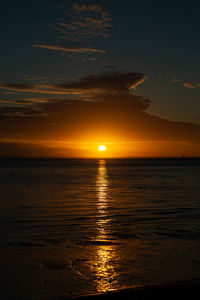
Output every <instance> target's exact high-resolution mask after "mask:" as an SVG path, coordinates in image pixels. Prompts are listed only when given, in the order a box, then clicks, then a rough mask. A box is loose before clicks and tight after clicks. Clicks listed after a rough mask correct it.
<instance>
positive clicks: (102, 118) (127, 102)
mask: <svg viewBox="0 0 200 300" xmlns="http://www.w3.org/2000/svg"><path fill="white" fill-rule="evenodd" d="M145 79H146V76H145V74H143V73H135V72H126V73H124V72H110V73H109V72H106V73H100V74H94V75H90V76H86V77H84V78H81V79H79V80H76V81H69V82H66V83H64V84H55V85H30V84H29V85H28V84H23V85H9V84H7V85H6V86H5V85H4V86H1V87H2V88H4V89H9V88H10V89H15V90H17V91H23V92H24V91H26V92H29V93H30V94H32V93H35V92H36V91H37V92H40V93H41V92H42V91H45V92H46V93H49V96H47V97H44V98H40V97H39V99H45V101H44V102H38V101H37V100H36V99H37V97H36V96H32V95H31V97H24V99H25V98H26V99H32V100H31V101H33V104H34V105H31V106H27V107H18V108H16V107H4V108H2V109H1V110H0V127H1V131H0V138H8V137H9V136H15V138H20V137H21V136H22V135H23V138H24V139H36V140H37V139H42V138H43V139H44V138H45V139H55V140H56V139H64V140H73V141H83V140H90V141H93V140H102V138H107V140H111V141H112V140H113V139H114V138H115V137H117V139H118V140H119V141H127V143H128V142H130V141H138V142H141V141H145V142H148V141H151V142H158V141H159V142H163V141H165V142H166V141H167V142H170V143H171V142H176V143H187V144H191V145H192V144H193V145H194V146H193V148H194V151H196V150H195V149H199V150H200V125H198V124H192V123H181V122H172V121H170V120H166V119H162V118H160V117H157V116H153V115H151V114H149V113H148V110H147V109H148V108H149V106H150V104H151V101H150V100H149V99H147V98H145V97H143V96H142V95H139V94H137V93H135V91H134V89H136V88H137V85H138V84H141V83H142V82H143V81H144V80H145ZM55 93H58V96H57V97H56V98H54V99H53V98H50V96H51V94H55ZM59 93H60V94H59ZM61 94H65V95H67V97H65V99H63V98H60V97H61ZM62 97H63V96H62ZM27 101H28V100H27ZM34 101H35V102H34ZM168 145H169V144H168ZM170 145H172V144H170ZM198 145H199V146H198ZM179 146H180V147H179V150H180V151H182V149H183V147H182V146H181V144H180V145H179ZM152 147H153V146H152ZM154 147H156V146H155V145H154ZM177 147H178V146H177ZM177 149H178V148H177ZM130 151H131V149H130ZM170 153H171V152H170Z"/></svg>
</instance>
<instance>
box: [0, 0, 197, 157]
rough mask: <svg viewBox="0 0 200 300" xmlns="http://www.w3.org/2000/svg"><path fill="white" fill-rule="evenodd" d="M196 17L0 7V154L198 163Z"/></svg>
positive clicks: (160, 8)
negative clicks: (176, 158) (153, 158)
mask: <svg viewBox="0 0 200 300" xmlns="http://www.w3.org/2000/svg"><path fill="white" fill-rule="evenodd" d="M199 11H200V2H199V1H197V0H196V1H195V0H191V1H190V2H188V1H178V0H174V1H164V2H163V1H159V2H158V1H155V2H154V1H132V0H131V1H128V0H127V1H126V0H125V1H123V2H121V1H114V0H109V1H108V0H107V1H100V0H99V1H98V0H95V1H92V0H88V1H61V0H57V1H55V0H48V1H41V0H40V1H37V0H34V1H32V0H29V1H20V0H19V1H14V0H12V1H9V2H8V1H7V2H3V3H2V4H1V22H2V24H1V28H2V33H1V47H0V56H1V68H0V156H36V157H40V156H41V157H91V158H93V157H140V156H141V157H143V156H145V157H149V156H150V157H151V156H182V155H185V156H200V73H199V70H200V58H199V53H200V39H199V36H200V18H199ZM99 145H105V146H106V149H107V150H106V151H104V152H103V153H100V152H99V151H98V149H99Z"/></svg>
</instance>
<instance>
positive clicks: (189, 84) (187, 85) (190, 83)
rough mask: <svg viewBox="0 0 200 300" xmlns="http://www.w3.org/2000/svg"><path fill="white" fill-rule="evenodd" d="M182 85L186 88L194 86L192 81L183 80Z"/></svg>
mask: <svg viewBox="0 0 200 300" xmlns="http://www.w3.org/2000/svg"><path fill="white" fill-rule="evenodd" d="M183 85H184V87H186V88H188V89H195V88H196V86H195V84H194V83H193V82H184V84H183Z"/></svg>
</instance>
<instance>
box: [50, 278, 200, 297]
mask: <svg viewBox="0 0 200 300" xmlns="http://www.w3.org/2000/svg"><path fill="white" fill-rule="evenodd" d="M199 287H200V280H185V281H181V282H174V283H169V284H163V285H151V286H144V287H137V288H129V289H123V290H120V291H116V292H109V293H105V294H98V295H88V296H83V297H65V298H63V299H62V298H60V299H59V300H64V299H69V298H73V299H76V300H101V299H102V300H107V299H108V300H113V299H126V300H129V299H133V300H134V299H135V300H137V299H140V300H147V299H158V300H160V299H162V300H163V299H164V300H165V299H170V300H171V299H176V300H177V299H195V298H196V297H197V295H198V294H199ZM55 300H56V299H55ZM57 300H58V299H57Z"/></svg>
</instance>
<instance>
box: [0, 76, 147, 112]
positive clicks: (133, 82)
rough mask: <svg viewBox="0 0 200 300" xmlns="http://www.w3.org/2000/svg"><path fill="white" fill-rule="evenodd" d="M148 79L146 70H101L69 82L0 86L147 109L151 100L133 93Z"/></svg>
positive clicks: (7, 88) (20, 90)
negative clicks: (98, 72) (132, 105)
mask: <svg viewBox="0 0 200 300" xmlns="http://www.w3.org/2000/svg"><path fill="white" fill-rule="evenodd" d="M145 79H146V76H145V75H144V74H143V73H134V72H129V73H119V72H111V73H101V74H96V75H90V76H87V77H85V78H83V79H80V80H77V81H73V82H69V83H66V84H55V85H49V84H40V85H39V84H6V85H5V84H4V85H1V86H0V88H2V89H6V90H14V91H18V92H26V93H27V92H29V93H40V94H41V93H42V94H49V95H51V94H57V95H59V94H60V95H77V96H78V97H79V98H80V99H82V100H85V101H94V102H111V103H115V102H123V103H124V104H125V103H126V102H127V103H128V102H132V104H134V105H135V107H137V108H138V109H141V110H145V109H146V108H147V107H148V106H149V104H150V101H149V100H148V99H146V98H144V97H142V96H141V95H137V94H133V93H132V90H134V89H135V88H136V87H137V85H139V84H141V83H142V82H143V81H144V80H145Z"/></svg>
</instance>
